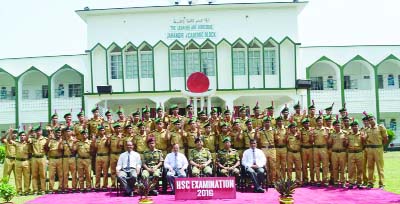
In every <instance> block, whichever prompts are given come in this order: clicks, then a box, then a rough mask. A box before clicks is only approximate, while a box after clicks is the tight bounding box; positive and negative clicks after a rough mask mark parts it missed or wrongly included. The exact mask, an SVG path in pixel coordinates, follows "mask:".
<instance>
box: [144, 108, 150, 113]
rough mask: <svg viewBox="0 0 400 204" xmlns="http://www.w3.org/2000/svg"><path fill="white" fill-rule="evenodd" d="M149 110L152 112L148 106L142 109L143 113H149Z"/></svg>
mask: <svg viewBox="0 0 400 204" xmlns="http://www.w3.org/2000/svg"><path fill="white" fill-rule="evenodd" d="M148 112H150V110H149V109H148V108H143V109H142V113H148Z"/></svg>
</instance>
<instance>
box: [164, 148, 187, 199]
mask: <svg viewBox="0 0 400 204" xmlns="http://www.w3.org/2000/svg"><path fill="white" fill-rule="evenodd" d="M187 167H188V160H187V159H186V157H185V155H184V154H182V153H180V152H179V144H176V143H175V144H173V145H172V152H171V153H169V154H167V157H165V160H164V168H165V169H166V170H168V172H167V180H168V183H169V185H170V186H171V189H172V192H171V194H175V188H174V182H175V178H176V177H179V178H182V177H186V172H185V170H186V169H187Z"/></svg>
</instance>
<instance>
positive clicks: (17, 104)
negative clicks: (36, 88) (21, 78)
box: [14, 78, 19, 126]
mask: <svg viewBox="0 0 400 204" xmlns="http://www.w3.org/2000/svg"><path fill="white" fill-rule="evenodd" d="M14 83H15V125H16V126H17V125H19V91H18V89H19V84H18V80H15V78H14Z"/></svg>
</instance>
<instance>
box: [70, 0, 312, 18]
mask: <svg viewBox="0 0 400 204" xmlns="http://www.w3.org/2000/svg"><path fill="white" fill-rule="evenodd" d="M307 3H308V1H298V2H294V1H287V2H251V3H212V4H192V5H181V4H179V5H163V6H141V7H126V8H105V9H90V8H88V7H86V8H85V9H84V10H76V11H75V12H76V13H77V14H78V15H79V16H80V17H81V18H82V19H83V20H84V21H86V18H87V17H89V16H101V15H116V14H127V13H148V12H177V11H178V12H179V11H183V10H184V11H187V10H188V9H191V10H192V11H196V10H197V11H200V10H210V9H215V10H217V9H240V10H242V9H244V8H246V9H259V8H283V7H295V8H297V9H298V12H300V11H302V10H303V8H304V7H305V6H306V5H307Z"/></svg>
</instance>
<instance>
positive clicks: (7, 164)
mask: <svg viewBox="0 0 400 204" xmlns="http://www.w3.org/2000/svg"><path fill="white" fill-rule="evenodd" d="M17 135H18V129H14V130H13V129H11V128H10V130H9V131H8V135H5V136H4V137H2V138H1V142H2V143H3V144H5V146H6V155H5V156H6V158H5V159H4V166H3V177H10V175H11V172H13V173H14V177H15V153H16V152H15V140H16V139H17Z"/></svg>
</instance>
